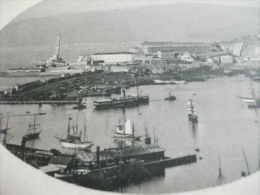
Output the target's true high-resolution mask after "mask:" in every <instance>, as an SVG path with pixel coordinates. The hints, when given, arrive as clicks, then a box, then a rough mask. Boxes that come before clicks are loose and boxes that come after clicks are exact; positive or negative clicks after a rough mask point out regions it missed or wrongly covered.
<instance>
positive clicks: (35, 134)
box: [22, 115, 43, 141]
mask: <svg viewBox="0 0 260 195" xmlns="http://www.w3.org/2000/svg"><path fill="white" fill-rule="evenodd" d="M42 130H43V129H42V128H41V127H40V124H36V115H34V121H33V124H31V122H30V123H29V127H28V130H27V133H26V135H24V136H23V138H22V139H23V140H26V141H29V140H35V139H39V135H40V133H41V132H42Z"/></svg>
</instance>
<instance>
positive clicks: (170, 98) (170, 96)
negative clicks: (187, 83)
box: [164, 93, 177, 101]
mask: <svg viewBox="0 0 260 195" xmlns="http://www.w3.org/2000/svg"><path fill="white" fill-rule="evenodd" d="M176 99H177V98H176V97H175V96H174V95H171V93H169V97H167V98H164V100H168V101H174V100H176Z"/></svg>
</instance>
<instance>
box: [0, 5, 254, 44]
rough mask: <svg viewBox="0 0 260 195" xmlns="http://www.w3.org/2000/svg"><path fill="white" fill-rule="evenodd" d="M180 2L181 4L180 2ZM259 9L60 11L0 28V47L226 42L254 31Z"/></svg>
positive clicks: (176, 7) (191, 7)
mask: <svg viewBox="0 0 260 195" xmlns="http://www.w3.org/2000/svg"><path fill="white" fill-rule="evenodd" d="M184 5H185V6H184ZM258 13H259V12H258V9H256V8H247V9H245V8H242V7H229V6H228V7H227V6H219V5H209V4H205V5H203V6H201V5H197V4H176V3H175V4H170V5H159V6H156V5H149V6H144V7H138V8H129V9H120V10H103V11H100V10H99V11H91V12H82V13H63V14H58V15H51V16H48V17H39V18H27V19H24V20H21V21H19V22H15V23H14V22H12V23H10V24H8V25H7V26H5V27H4V28H3V29H2V30H1V31H0V35H1V37H0V38H1V47H23V46H44V45H53V44H54V43H55V41H56V37H57V34H61V36H62V44H68V45H70V44H75V43H104V42H118V41H119V42H120V41H122V42H141V41H144V40H148V41H176V42H177V41H179V42H181V41H214V40H230V39H233V38H236V37H242V36H246V35H250V34H259V25H257V24H258V23H259V19H258Z"/></svg>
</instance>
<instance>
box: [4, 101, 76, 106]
mask: <svg viewBox="0 0 260 195" xmlns="http://www.w3.org/2000/svg"><path fill="white" fill-rule="evenodd" d="M78 102H79V101H74V100H70V101H68V100H46V101H44V100H41V101H34V100H33V101H0V104H57V105H64V104H78Z"/></svg>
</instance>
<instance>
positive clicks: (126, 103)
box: [94, 90, 149, 109]
mask: <svg viewBox="0 0 260 195" xmlns="http://www.w3.org/2000/svg"><path fill="white" fill-rule="evenodd" d="M148 103H149V96H148V95H144V96H139V95H137V96H132V95H128V96H126V95H125V91H124V90H123V97H115V98H113V97H110V98H109V99H104V100H95V101H94V106H95V108H96V109H108V108H116V107H133V106H138V105H140V104H148Z"/></svg>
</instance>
